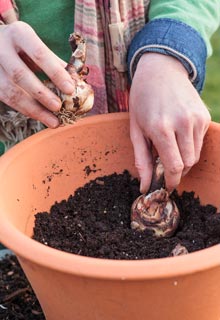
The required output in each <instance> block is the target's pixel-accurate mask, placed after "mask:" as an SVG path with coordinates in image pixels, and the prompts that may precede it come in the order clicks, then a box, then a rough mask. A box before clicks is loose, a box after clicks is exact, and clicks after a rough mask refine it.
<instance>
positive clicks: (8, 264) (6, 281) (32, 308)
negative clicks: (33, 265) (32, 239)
mask: <svg viewBox="0 0 220 320" xmlns="http://www.w3.org/2000/svg"><path fill="white" fill-rule="evenodd" d="M0 319H1V320H18V319H22V320H45V317H44V315H43V312H42V310H41V307H40V305H39V302H38V300H37V298H36V296H35V294H34V292H33V290H32V288H31V286H30V284H29V282H28V280H27V278H26V276H25V274H24V272H23V271H22V269H21V267H20V264H19V262H18V260H17V258H16V257H15V256H14V255H6V256H5V258H3V259H2V260H0Z"/></svg>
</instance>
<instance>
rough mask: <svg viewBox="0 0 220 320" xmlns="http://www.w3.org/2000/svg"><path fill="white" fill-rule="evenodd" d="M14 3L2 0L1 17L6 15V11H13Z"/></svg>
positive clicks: (0, 3)
mask: <svg viewBox="0 0 220 320" xmlns="http://www.w3.org/2000/svg"><path fill="white" fill-rule="evenodd" d="M12 8H13V6H12V3H11V1H9V0H1V1H0V16H1V14H2V13H4V12H5V11H8V10H10V9H12Z"/></svg>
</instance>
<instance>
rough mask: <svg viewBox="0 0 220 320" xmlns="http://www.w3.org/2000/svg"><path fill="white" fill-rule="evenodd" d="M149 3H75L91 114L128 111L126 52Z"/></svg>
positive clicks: (96, 0) (106, 0) (108, 0)
mask: <svg viewBox="0 0 220 320" xmlns="http://www.w3.org/2000/svg"><path fill="white" fill-rule="evenodd" d="M149 2H150V0H102V1H101V0H86V1H84V0H75V26H74V31H75V32H79V33H80V34H81V35H82V36H83V37H84V38H85V39H86V41H87V58H86V64H87V65H88V67H89V69H90V73H89V76H88V78H87V80H88V82H89V83H90V84H91V85H92V86H93V88H94V91H95V104H94V108H93V113H96V114H97V113H107V112H116V111H120V112H121V111H128V92H129V85H128V76H127V66H126V52H127V48H128V45H129V43H130V41H131V39H132V38H133V36H134V34H135V33H136V32H137V31H139V30H140V29H141V28H142V27H143V26H144V24H145V23H146V20H147V12H148V7H149Z"/></svg>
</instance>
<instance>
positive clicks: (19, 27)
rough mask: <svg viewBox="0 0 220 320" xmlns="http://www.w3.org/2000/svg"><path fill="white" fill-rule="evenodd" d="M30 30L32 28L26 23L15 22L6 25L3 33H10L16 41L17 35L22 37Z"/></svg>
mask: <svg viewBox="0 0 220 320" xmlns="http://www.w3.org/2000/svg"><path fill="white" fill-rule="evenodd" d="M31 29H32V28H31V27H30V26H29V25H28V24H27V23H26V22H23V21H15V22H13V23H11V24H8V25H7V28H5V32H7V33H10V34H11V35H12V36H13V38H14V39H16V38H17V36H18V35H23V34H24V33H26V32H27V31H29V30H31Z"/></svg>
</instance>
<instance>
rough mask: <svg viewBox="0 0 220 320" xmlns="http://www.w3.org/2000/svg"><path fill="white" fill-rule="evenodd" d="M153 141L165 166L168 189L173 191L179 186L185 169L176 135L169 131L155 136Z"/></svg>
mask: <svg viewBox="0 0 220 320" xmlns="http://www.w3.org/2000/svg"><path fill="white" fill-rule="evenodd" d="M151 140H152V143H153V144H154V146H155V148H156V150H157V152H158V154H159V157H160V159H161V162H162V164H163V166H164V178H165V182H166V188H167V190H168V191H172V190H173V189H175V188H176V187H177V186H178V185H179V183H180V179H181V176H182V171H183V168H184V166H183V162H182V157H181V155H180V151H179V147H178V145H177V141H176V137H175V133H174V132H173V131H167V133H164V134H157V135H154V137H151Z"/></svg>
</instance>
